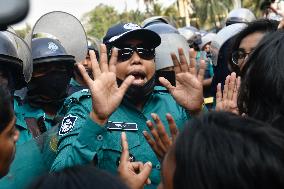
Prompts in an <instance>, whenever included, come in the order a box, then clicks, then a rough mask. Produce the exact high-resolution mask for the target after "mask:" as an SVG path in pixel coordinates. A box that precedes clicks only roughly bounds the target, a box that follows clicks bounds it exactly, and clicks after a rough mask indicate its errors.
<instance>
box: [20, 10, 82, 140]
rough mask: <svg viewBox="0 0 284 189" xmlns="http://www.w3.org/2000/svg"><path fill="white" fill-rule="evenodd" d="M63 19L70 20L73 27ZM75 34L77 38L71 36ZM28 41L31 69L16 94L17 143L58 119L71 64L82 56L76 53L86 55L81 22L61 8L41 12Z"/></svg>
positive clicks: (38, 132) (49, 126) (45, 129)
mask: <svg viewBox="0 0 284 189" xmlns="http://www.w3.org/2000/svg"><path fill="white" fill-rule="evenodd" d="M61 22H62V23H61ZM63 23H68V24H70V26H71V27H70V28H72V31H69V30H68V29H66V27H65V26H64V25H63ZM63 29H64V30H63ZM74 34H76V39H74V40H70V38H71V36H73V35H74ZM68 36H69V37H68ZM29 37H30V38H29ZM84 40H85V41H84ZM27 41H28V42H29V43H30V46H31V49H32V58H33V69H34V70H33V73H32V78H31V81H30V82H29V83H28V84H27V88H26V89H25V90H22V91H21V92H19V93H16V95H15V113H16V116H17V118H18V119H17V123H16V126H17V128H18V129H19V131H20V138H19V140H18V142H17V144H18V145H20V144H23V143H24V142H26V141H28V140H30V139H32V138H36V137H38V136H39V135H41V134H42V133H44V132H46V131H47V130H49V129H51V128H52V127H53V126H55V125H56V124H57V123H58V122H60V121H61V118H60V116H57V112H58V111H59V110H60V108H61V107H62V105H63V103H64V100H65V98H66V97H67V92H68V86H69V83H70V79H71V77H72V74H73V70H74V64H75V62H76V61H77V62H79V61H81V60H82V59H80V58H79V59H78V53H79V54H80V57H83V58H85V55H84V54H86V52H87V41H86V35H85V31H84V29H83V26H82V25H81V23H80V22H79V21H78V20H77V19H76V18H75V17H74V16H72V15H70V14H68V13H64V12H51V13H47V14H46V15H43V16H42V17H41V18H40V19H39V20H38V21H37V23H36V24H35V26H34V27H33V30H32V34H31V35H29V36H28V38H27ZM76 53H77V54H76ZM81 54H82V55H84V56H81Z"/></svg>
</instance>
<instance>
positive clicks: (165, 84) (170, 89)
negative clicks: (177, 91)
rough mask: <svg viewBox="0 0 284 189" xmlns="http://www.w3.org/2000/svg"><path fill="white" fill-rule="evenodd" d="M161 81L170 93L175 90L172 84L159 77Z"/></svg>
mask: <svg viewBox="0 0 284 189" xmlns="http://www.w3.org/2000/svg"><path fill="white" fill-rule="evenodd" d="M159 81H160V83H161V84H162V85H163V86H164V87H166V89H168V91H169V92H172V91H173V90H174V88H175V87H174V86H172V84H171V83H170V82H169V80H167V79H166V78H164V77H159Z"/></svg>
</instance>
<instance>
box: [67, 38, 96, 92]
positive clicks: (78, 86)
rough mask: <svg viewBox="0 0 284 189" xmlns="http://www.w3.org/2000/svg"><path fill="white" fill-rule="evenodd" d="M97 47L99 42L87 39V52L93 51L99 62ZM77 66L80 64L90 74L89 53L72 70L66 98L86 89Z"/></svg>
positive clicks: (94, 39)
mask: <svg viewBox="0 0 284 189" xmlns="http://www.w3.org/2000/svg"><path fill="white" fill-rule="evenodd" d="M99 45H100V41H99V40H98V39H96V38H90V37H88V50H93V51H95V53H96V57H97V60H99ZM78 64H82V65H83V66H84V67H85V69H86V70H87V72H88V73H90V75H91V73H92V67H91V59H90V54H89V52H88V53H87V56H86V59H85V60H83V61H81V62H79V63H77V64H76V66H75V69H74V74H73V77H72V78H71V81H70V85H69V88H68V96H70V95H72V94H73V93H75V92H77V91H80V90H82V89H86V88H87V86H86V84H85V82H84V80H83V78H82V76H81V74H80V72H79V70H78V67H77V66H78Z"/></svg>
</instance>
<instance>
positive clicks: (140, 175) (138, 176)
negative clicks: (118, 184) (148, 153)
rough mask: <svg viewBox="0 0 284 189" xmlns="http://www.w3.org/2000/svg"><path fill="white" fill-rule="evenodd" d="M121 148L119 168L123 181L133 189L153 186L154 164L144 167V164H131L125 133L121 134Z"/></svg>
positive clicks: (146, 164) (147, 164)
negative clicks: (146, 185) (151, 177)
mask: <svg viewBox="0 0 284 189" xmlns="http://www.w3.org/2000/svg"><path fill="white" fill-rule="evenodd" d="M121 146H122V153H121V157H120V164H119V167H118V173H119V175H120V177H121V179H122V180H123V181H124V182H125V183H126V184H127V185H128V187H129V188H131V189H142V188H144V185H145V184H151V180H150V179H149V176H150V173H151V170H152V164H151V162H147V163H145V164H144V165H143V163H142V162H130V160H129V151H128V143H127V139H126V134H125V132H122V133H121Z"/></svg>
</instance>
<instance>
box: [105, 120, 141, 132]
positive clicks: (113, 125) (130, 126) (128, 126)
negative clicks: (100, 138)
mask: <svg viewBox="0 0 284 189" xmlns="http://www.w3.org/2000/svg"><path fill="white" fill-rule="evenodd" d="M107 129H108V130H116V131H138V126H137V123H126V122H112V121H108V123H107Z"/></svg>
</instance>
